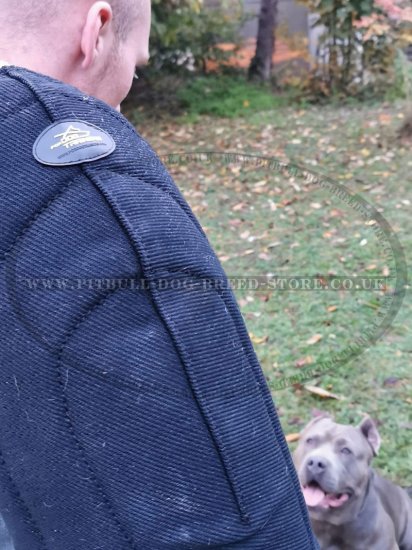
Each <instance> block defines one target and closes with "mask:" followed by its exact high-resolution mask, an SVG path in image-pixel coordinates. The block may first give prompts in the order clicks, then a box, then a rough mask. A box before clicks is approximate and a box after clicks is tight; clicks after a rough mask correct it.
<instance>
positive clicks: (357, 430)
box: [293, 416, 412, 550]
mask: <svg viewBox="0 0 412 550" xmlns="http://www.w3.org/2000/svg"><path fill="white" fill-rule="evenodd" d="M380 442H381V440H380V436H379V433H378V430H377V428H376V426H375V424H374V423H373V421H372V420H371V419H370V418H369V417H366V418H365V419H364V420H363V421H362V422H361V423H360V424H359V426H356V427H354V426H345V425H343V424H337V423H336V422H334V421H333V419H332V418H330V417H325V416H321V417H317V418H315V419H313V420H312V421H311V422H310V423H309V424H308V425H307V426H306V427H305V428H304V429H303V431H302V432H301V434H300V439H299V445H298V447H297V449H296V451H295V452H294V454H293V459H294V463H295V466H296V469H297V472H298V475H299V479H300V483H301V486H302V491H303V494H304V497H305V501H306V504H307V506H308V510H309V515H310V519H311V523H312V527H313V530H314V532H315V535H316V537H317V539H318V541H319V544H320V547H321V549H322V550H412V500H411V499H410V498H409V496H408V495H407V493H406V491H404V490H403V489H401V488H400V487H398V486H396V485H395V484H393V483H392V482H390V481H388V480H386V479H384V478H382V477H380V476H379V475H378V474H377V473H376V472H375V471H374V470H373V469H372V468H371V466H370V464H371V461H372V458H373V457H374V456H376V454H377V453H378V450H379V446H380Z"/></svg>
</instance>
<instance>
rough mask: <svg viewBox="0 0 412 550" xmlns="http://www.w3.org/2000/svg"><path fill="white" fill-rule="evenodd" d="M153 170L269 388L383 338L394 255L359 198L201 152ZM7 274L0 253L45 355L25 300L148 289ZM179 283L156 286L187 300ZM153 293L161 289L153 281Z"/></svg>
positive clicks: (396, 298) (298, 173) (258, 160)
mask: <svg viewBox="0 0 412 550" xmlns="http://www.w3.org/2000/svg"><path fill="white" fill-rule="evenodd" d="M161 160H162V161H163V163H164V164H165V165H166V166H167V168H168V169H169V170H170V171H171V172H172V174H174V173H176V176H177V177H176V178H175V179H177V180H178V181H179V184H180V181H181V179H187V181H188V185H187V186H185V187H184V192H185V195H187V199H188V202H189V203H190V204H191V206H192V209H193V210H194V212H195V214H196V215H197V217H199V218H200V221H201V223H202V225H203V227H204V228H205V230H206V232H207V235H208V237H209V239H210V240H211V241H212V244H213V247H214V248H215V250H216V252H217V254H218V255H219V257H220V259H221V262H222V265H223V267H224V269H225V272H226V275H227V281H222V280H221V279H219V280H218V281H213V280H210V279H205V280H204V281H203V286H204V288H205V289H207V288H211V287H216V286H218V285H222V284H223V285H228V286H229V287H230V289H231V290H233V291H234V292H235V294H236V296H237V298H238V301H239V303H240V305H241V306H242V310H243V311H244V312H245V315H246V317H248V316H249V318H250V324H253V325H254V326H255V324H256V326H257V328H258V329H259V330H261V331H262V332H263V333H262V334H260V335H259V334H252V335H251V338H252V342H253V343H254V344H256V345H257V346H258V345H260V344H264V345H263V346H262V347H260V348H259V351H258V354H259V356H260V357H261V356H262V355H263V361H272V367H273V369H272V370H273V373H274V375H273V377H272V378H269V380H268V383H269V386H270V387H271V388H272V389H282V388H284V387H286V386H290V385H293V384H296V383H302V382H303V381H304V380H309V379H311V378H314V377H318V376H319V375H322V374H323V373H326V372H327V371H330V370H332V369H337V368H339V367H340V366H342V365H344V364H346V363H347V362H348V361H350V360H352V359H354V358H356V357H359V356H360V355H361V354H362V353H363V352H364V351H365V350H366V349H367V348H369V347H370V346H372V345H373V344H375V343H376V342H377V341H378V340H379V339H380V338H381V337H382V336H383V334H385V333H386V332H387V331H388V329H389V328H390V327H391V325H392V323H393V320H394V319H395V316H396V315H397V313H398V311H399V309H400V307H401V305H402V301H403V298H404V295H405V292H406V288H407V267H406V261H405V255H404V252H403V249H402V246H401V244H400V242H399V239H398V237H397V235H396V233H395V232H394V231H393V229H392V228H391V226H390V224H389V223H388V221H387V220H386V219H385V218H384V216H383V215H382V212H381V211H379V210H378V209H377V208H375V207H374V206H373V205H372V204H370V203H369V202H368V201H367V200H366V199H365V198H364V197H362V196H361V195H359V194H357V193H354V192H353V191H352V190H351V189H350V188H349V187H348V186H347V185H344V184H343V183H341V182H336V181H333V180H332V179H331V178H329V177H326V176H323V175H321V174H318V173H316V172H314V171H312V170H311V169H308V168H305V167H300V166H297V165H293V164H290V163H286V162H283V161H281V160H278V159H276V158H271V157H262V156H257V155H247V154H242V153H230V152H229V153H227V152H226V153H221V152H213V151H212V152H194V153H176V154H169V155H166V156H164V157H161ZM17 265H18V253H17V251H15V250H12V251H11V252H10V254H8V255H7V257H6V281H7V287H8V293H9V297H10V302H11V304H12V307H13V309H14V312H15V314H16V315H17V316H18V318H19V320H20V321H21V323H22V324H23V325H24V326H25V328H26V329H27V330H28V331H29V332H30V334H31V335H32V336H33V337H34V338H35V339H36V340H37V341H38V343H39V344H40V345H41V346H43V347H44V348H46V349H47V350H48V351H51V352H55V351H56V344H55V343H53V342H52V341H51V339H50V337H49V335H47V334H44V333H42V332H41V330H39V327H38V326H37V325H36V324H35V323H33V321H32V320H31V318H30V316H28V315H27V313H26V304H25V303H24V300H25V299H26V298H27V291H28V290H33V291H36V292H39V291H45V292H56V291H60V292H61V293H62V295H64V293H65V292H69V291H70V292H80V293H84V291H85V290H87V291H89V290H90V291H95V292H96V293H97V296H98V298H97V300H96V301H95V307H98V305H99V303H102V302H103V301H104V300H105V299H106V297H107V296H110V295H111V294H112V293H113V292H115V291H121V290H130V289H132V290H134V289H137V288H147V289H149V286H148V285H147V284H146V281H144V280H143V279H141V280H136V279H110V278H107V277H101V276H100V277H99V274H96V276H86V277H85V276H84V275H79V276H78V277H77V276H74V277H59V276H58V275H57V276H56V277H30V276H27V274H26V273H24V274H20V273H18V271H20V268H19V269H17ZM188 281H189V283H190V280H188V279H185V278H184V279H182V278H180V279H179V278H176V280H173V279H171V278H170V277H168V279H167V281H166V280H165V281H164V282H163V283H164V285H165V286H164V288H166V287H167V288H168V289H170V285H175V286H174V287H173V289H175V290H176V292H179V291H181V290H182V288H184V289H185V291H187V290H188ZM158 284H159V287H160V289H161V288H162V286H161V285H162V281H158ZM198 284H199V281H197V282H196V284H195V285H194V286H193V289H195V287H196V290H198ZM23 287H24V292H23V293H21V292H20V291H21V290H22V288H23ZM189 290H190V284H189ZM24 297H26V298H24ZM22 300H23V301H22ZM64 307H65V306H64V298H63V299H62V308H64ZM260 350H264V353H260ZM275 352H276V353H275ZM282 354H283V355H282ZM273 357H275V358H276V361H274V362H273ZM162 391H164V388H163V389H162Z"/></svg>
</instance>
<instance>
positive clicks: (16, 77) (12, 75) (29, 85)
mask: <svg viewBox="0 0 412 550" xmlns="http://www.w3.org/2000/svg"><path fill="white" fill-rule="evenodd" d="M5 72H6V73H7V74H8V75H9V76H10V78H13V79H14V80H17V81H18V82H21V83H22V84H24V85H25V86H26V87H27V88H28V89H29V90H30V91H31V92H32V94H33V95H34V97H35V98H36V99H37V100H38V101H39V103H40V104H41V105H42V107H43V109H44V111H45V113H46V115H47V117H48V118H49V119H50V121H51V122H52V123H53V122H55V120H54V119H55V113H54V109H53V108H51V107H50V105H47V104H46V102H45V100H44V99H43V98H42V97H40V95H39V93H38V91H37V90H36V89H35V87H34V85H33V84H32V83H30V82H29V81H28V80H26V78H25V77H24V76H21V75H19V74H18V73H17V74H16V73H15V72H13V71H10V70H8V69H6V71H5ZM61 95H63V96H65V97H68V98H70V99H71V100H73V99H74V98H73V96H70V95H69V94H67V93H64V92H61ZM76 99H77V100H78V101H80V98H76ZM95 106H96V107H97V108H99V106H98V105H95ZM107 112H108V113H109V114H110V115H111V116H113V114H112V113H111V112H110V111H108V110H107ZM115 118H117V117H115ZM121 122H123V121H121ZM125 122H127V121H126V120H125ZM125 122H123V124H125ZM127 124H129V123H127ZM130 126H131V125H130ZM131 129H132V130H133V127H131ZM80 166H81V169H82V174H83V175H84V174H85V172H84V171H83V165H80ZM105 297H106V296H105ZM105 297H104V298H105ZM103 301H104V300H103ZM92 309H94V308H92ZM86 313H87V312H86ZM64 341H66V339H65V340H64ZM63 350H64V343H63V348H62V350H61V353H63ZM59 361H60V359H59ZM59 370H60V369H58V371H59ZM58 381H59V382H60V383H61V378H60V373H59V377H58ZM63 388H64V386H63ZM63 399H64V400H65V399H66V394H65V393H63ZM64 406H65V407H66V406H68V404H67V403H66V401H64ZM65 414H66V410H65ZM66 418H67V420H68V421H69V423H71V419H70V417H66ZM69 432H70V433H71V434H72V436H73V438H74V441H75V442H76V443H78V441H77V438H76V434H75V432H74V431H70V430H69ZM79 450H80V451H81V454H82V458H83V461H84V464H85V465H86V466H87V468H88V469H89V471H90V470H91V473H92V474H93V480H94V483H95V487H96V488H97V489H98V490H99V492H102V496H103V497H104V501H105V503H106V506H107V508H108V510H109V512H110V514H111V515H112V518H113V519H114V520H115V523H116V525H117V526H118V528H119V530H120V533H121V534H122V535H123V536H124V537H125V540H126V541H127V542H128V544H130V548H132V550H137V546H136V545H135V542H134V540H133V538H132V537H131V536H130V535H129V534H128V533H127V531H126V529H125V528H124V527H123V525H122V523H121V521H120V520H119V519H118V518H117V515H116V513H115V511H114V509H113V507H112V505H111V503H110V500H109V498H108V497H107V496H106V494H105V492H104V489H103V488H102V486H101V485H99V482H98V480H97V477H96V475H95V474H94V472H93V470H92V469H91V466H90V465H89V463H88V461H87V458H86V454H85V451H84V450H82V449H81V448H79Z"/></svg>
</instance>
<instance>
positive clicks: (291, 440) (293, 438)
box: [286, 433, 300, 443]
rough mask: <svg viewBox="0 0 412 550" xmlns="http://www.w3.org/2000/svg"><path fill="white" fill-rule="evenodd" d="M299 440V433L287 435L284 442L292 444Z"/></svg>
mask: <svg viewBox="0 0 412 550" xmlns="http://www.w3.org/2000/svg"><path fill="white" fill-rule="evenodd" d="M299 439H300V433H293V434H287V436H286V441H287V442H288V443H294V442H295V441H299Z"/></svg>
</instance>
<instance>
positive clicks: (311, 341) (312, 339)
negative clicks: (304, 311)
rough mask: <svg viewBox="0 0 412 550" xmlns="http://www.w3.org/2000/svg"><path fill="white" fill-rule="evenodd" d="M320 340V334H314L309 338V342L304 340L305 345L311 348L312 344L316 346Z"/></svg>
mask: <svg viewBox="0 0 412 550" xmlns="http://www.w3.org/2000/svg"><path fill="white" fill-rule="evenodd" d="M321 339H322V334H314V335H313V336H311V337H310V338H309V340H306V343H307V344H309V345H310V346H312V345H313V344H317V343H318V342H319V340H321Z"/></svg>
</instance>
